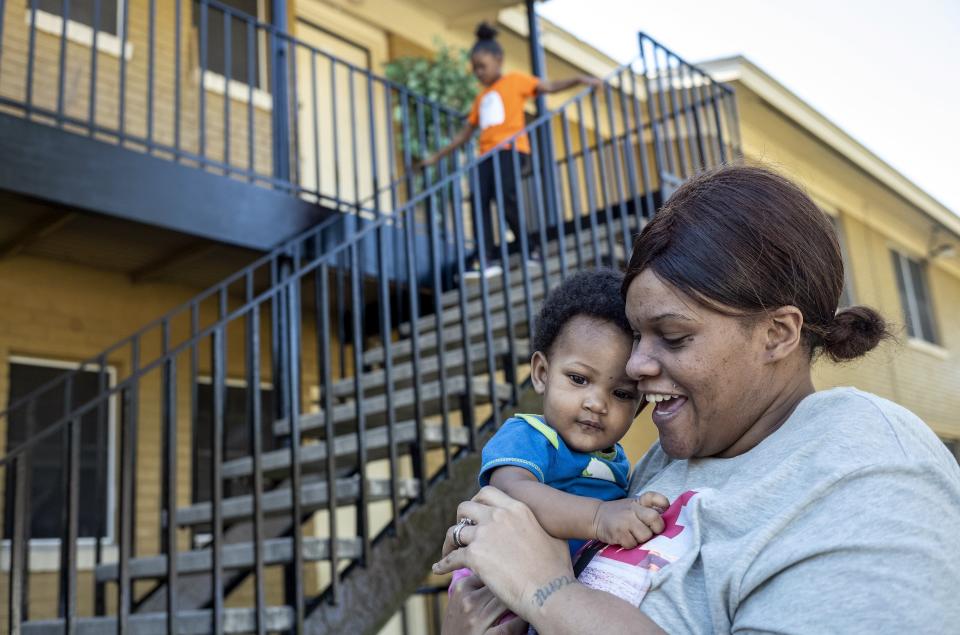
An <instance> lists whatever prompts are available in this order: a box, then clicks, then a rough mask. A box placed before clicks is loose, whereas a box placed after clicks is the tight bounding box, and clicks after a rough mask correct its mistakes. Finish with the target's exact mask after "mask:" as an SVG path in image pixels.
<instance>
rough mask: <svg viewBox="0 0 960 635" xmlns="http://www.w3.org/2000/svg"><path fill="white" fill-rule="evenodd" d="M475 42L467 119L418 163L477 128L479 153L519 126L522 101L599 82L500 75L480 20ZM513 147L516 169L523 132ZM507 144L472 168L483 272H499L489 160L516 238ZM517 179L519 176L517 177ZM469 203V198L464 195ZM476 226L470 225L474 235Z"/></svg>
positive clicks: (491, 35)
mask: <svg viewBox="0 0 960 635" xmlns="http://www.w3.org/2000/svg"><path fill="white" fill-rule="evenodd" d="M476 35H477V41H476V43H475V44H474V45H473V48H472V49H471V51H470V62H471V65H472V66H473V74H474V75H475V76H476V78H477V80H478V81H479V82H480V84H481V85H482V86H483V90H481V91H480V94H479V95H477V97H476V99H475V100H474V102H473V107H472V108H471V109H470V114H469V116H468V117H467V123H466V125H464V127H463V128H462V129H461V130H460V131H459V132H458V133H457V134H456V135H455V136H454V137H453V139H452V140H451V141H450V143H449V145H447V146H446V147H444V148H441V149H440V150H438V151H437V152H436V153H434V154H432V155H430V156H428V157H426V158H424V159H423V161H422V162H421V163H420V165H421V166H429V165H433V164H435V163H437V162H438V161H440V160H441V159H442V158H444V157H445V156H447V155H449V154H450V153H452V152H453V151H454V150H456V149H457V148H459V147H460V146H462V145H463V144H465V143H466V142H467V141H469V140H470V138H471V137H472V136H473V133H474V132H475V131H476V130H477V128H479V129H480V140H479V144H480V154H481V155H485V154H487V153H488V152H490V151H491V150H492V149H493V148H494V147H496V146H497V145H498V144H499V143H500V142H501V141H504V140H506V139H509V138H510V137H512V136H513V135H515V134H516V133H518V132H520V131H521V130H523V128H524V125H525V123H526V120H525V118H524V105H525V103H526V101H527V100H528V99H531V98H533V97H536V96H537V95H543V94H547V93H555V92H558V91H562V90H566V89H567V88H571V87H573V86H577V85H579V84H583V85H587V86H599V85H600V84H601V83H602V82H601V81H600V80H599V79H596V78H594V77H590V76H587V75H580V76H577V77H572V78H569V79H560V80H553V81H548V80H541V79H539V78H537V77H535V76H533V75H528V74H527V73H521V72H518V71H512V72H509V73H503V72H502V69H503V47H501V46H500V43H499V42H497V40H496V37H497V30H496V29H494V28H493V27H492V26H490V25H489V24H487V23H486V22H482V23H481V24H480V25H479V26H478V27H477V31H476ZM515 143H516V150H517V152H518V153H519V154H520V161H519V163H520V164H521V165H520V169H521V172H522V171H523V170H524V169H525V167H526V164H527V162H528V158H529V155H530V139H529V138H528V137H527V135H522V136H520V137H517V139H516V141H515ZM510 150H511V148H510V145H509V144H508V145H506V146H504V147H503V148H501V149H499V150H497V151H496V152H495V153H494V154H492V155H491V156H490V157H489V158H488V159H487V160H484V161H483V162H482V163H480V166H479V169H478V172H479V173H478V175H477V180H478V181H479V183H478V184H472V186H475V187H478V189H479V198H480V213H479V214H478V215H479V216H480V217H481V218H482V223H483V227H482V229H483V235H484V244H485V245H486V249H485V255H486V264H487V268H486V270H485V271H483V272H482V275H485V276H488V277H489V276H495V275H499V274H500V273H501V272H502V269H501V267H500V265H499V264H497V263H498V261H499V260H500V251H499V241H498V240H496V234H495V233H494V231H493V220H492V215H491V210H490V208H491V203H493V202H494V201H495V200H496V198H497V192H496V185H495V174H494V163H493V162H494V161H496V162H497V163H498V164H499V166H500V183H501V192H502V196H503V216H504V218H505V219H506V221H507V224H508V225H509V226H510V230H511V231H512V232H513V235H514V237H519V236H520V221H519V215H518V213H517V195H518V194H517V187H516V180H515V178H514V165H513V157H512V156H511V152H510ZM517 178H519V175H517ZM470 201H471V202H473V201H474V198H473V196H471V197H470ZM477 229H478V228H476V227H475V228H474V235H476V233H477ZM502 229H503V228H501V231H502ZM477 267H478V263H477V262H474V270H473V271H471V272H468V274H467V275H468V276H470V277H479V275H481V272H480V271H479V269H478V268H477Z"/></svg>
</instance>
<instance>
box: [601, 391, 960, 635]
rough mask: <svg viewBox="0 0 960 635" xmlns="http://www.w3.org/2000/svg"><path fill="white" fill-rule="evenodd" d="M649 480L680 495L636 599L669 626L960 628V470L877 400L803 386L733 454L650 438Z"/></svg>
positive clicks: (906, 415) (918, 425)
mask: <svg viewBox="0 0 960 635" xmlns="http://www.w3.org/2000/svg"><path fill="white" fill-rule="evenodd" d="M647 490H653V491H658V492H661V493H663V494H665V495H666V496H667V497H668V498H669V499H670V500H671V501H674V500H675V499H678V497H680V498H681V499H683V501H684V503H683V505H682V507H683V509H682V510H681V511H682V513H681V514H680V515H679V516H678V517H676V518H675V519H674V520H673V521H672V522H671V525H672V531H673V536H674V537H673V538H672V539H673V540H674V541H675V542H677V544H680V543H682V545H683V546H682V547H680V548H678V550H675V552H674V553H673V554H672V555H670V554H669V553H667V552H669V548H668V549H667V550H666V551H665V552H664V557H663V558H655V559H654V560H651V558H653V556H651V555H649V554H648V555H647V556H646V560H645V561H646V562H647V563H650V562H653V564H648V569H649V572H648V582H647V583H646V589H645V590H646V592H645V595H643V597H642V599H641V600H640V608H641V610H642V611H643V612H644V613H646V614H647V615H649V616H650V617H651V618H652V619H653V620H654V621H655V622H657V623H658V624H659V625H660V626H661V627H662V628H664V629H665V630H666V631H667V632H669V633H728V632H737V633H752V632H775V633H818V634H820V633H870V634H874V633H900V632H903V633H960V468H958V466H957V463H956V460H955V459H954V458H953V456H952V455H951V454H950V453H949V452H948V451H947V449H946V447H945V446H944V445H943V444H942V443H941V442H940V441H939V440H938V439H937V437H936V436H935V435H934V434H933V432H931V431H930V429H929V428H928V427H927V426H926V425H924V423H923V422H922V421H921V420H920V419H919V418H917V417H916V416H915V415H914V414H912V413H911V412H909V411H908V410H906V409H904V408H902V407H900V406H898V405H896V404H894V403H892V402H890V401H887V400H885V399H881V398H880V397H877V396H875V395H871V394H869V393H865V392H861V391H858V390H855V389H852V388H837V389H833V390H828V391H823V392H818V393H815V394H813V395H811V396H809V397H807V398H806V399H804V400H803V401H802V402H801V403H800V404H799V405H798V406H797V408H796V410H795V411H794V412H793V414H792V415H791V416H790V418H789V419H788V420H787V421H786V423H784V425H783V426H781V428H780V429H779V430H777V431H776V432H775V433H774V434H772V435H770V436H769V437H768V438H766V439H764V440H763V442H761V443H760V444H759V445H757V447H755V448H753V449H752V450H750V451H749V452H747V453H746V454H743V455H741V456H738V457H734V458H730V459H711V458H708V459H690V460H673V459H670V458H669V457H668V456H666V454H664V453H663V451H662V450H661V449H660V446H659V444H654V446H653V447H652V448H651V449H650V451H649V452H647V454H646V455H645V456H644V458H643V459H642V460H641V461H640V463H639V464H638V465H637V467H636V468H635V471H634V474H633V477H632V480H631V487H630V491H631V492H632V493H635V494H636V493H639V492H641V491H647ZM668 533H669V532H668ZM681 537H682V538H683V540H682V541H681V540H680V538H681ZM664 540H671V538H669V537H663V538H661V541H664ZM615 564H616V563H615Z"/></svg>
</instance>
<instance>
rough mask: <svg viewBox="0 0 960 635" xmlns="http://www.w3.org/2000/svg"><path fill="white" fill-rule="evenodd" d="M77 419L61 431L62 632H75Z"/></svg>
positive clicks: (66, 404)
mask: <svg viewBox="0 0 960 635" xmlns="http://www.w3.org/2000/svg"><path fill="white" fill-rule="evenodd" d="M72 409H73V375H70V376H68V377H67V380H66V381H65V382H64V400H63V410H64V417H70V414H71V410H72ZM80 425H81V420H80V418H79V417H74V418H68V419H67V421H66V427H65V428H64V430H63V441H64V445H63V490H64V491H63V494H64V496H63V498H64V501H63V502H64V505H63V515H62V522H63V526H62V528H61V530H62V532H63V533H62V534H61V536H60V617H62V618H63V620H64V632H65V633H67V634H71V633H74V632H76V626H77V624H76V617H77V538H78V533H79V531H78V529H79V524H80V523H79V519H78V516H77V515H78V514H79V512H80V503H79V498H80V482H79V481H80V433H81V428H80Z"/></svg>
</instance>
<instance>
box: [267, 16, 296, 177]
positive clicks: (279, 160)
mask: <svg viewBox="0 0 960 635" xmlns="http://www.w3.org/2000/svg"><path fill="white" fill-rule="evenodd" d="M271 4H272V5H273V9H272V12H271V16H270V22H271V24H273V26H274V27H276V28H277V31H278V32H279V33H284V34H285V33H286V32H287V0H274V1H273V2H272V3H271ZM268 42H269V43H270V47H269V48H270V60H271V64H272V68H271V74H270V75H271V80H272V81H271V84H272V86H271V88H272V92H273V176H274V177H275V178H276V179H278V180H280V181H284V182H289V181H290V126H289V121H288V118H289V117H290V106H289V103H288V102H287V67H288V61H287V57H288V55H289V51H290V46H289V44H288V42H287V41H286V40H285V39H284V38H282V37H279V36H276V35H273V36H269V37H268ZM293 81H297V78H296V77H294V78H293Z"/></svg>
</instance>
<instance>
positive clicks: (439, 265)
mask: <svg viewBox="0 0 960 635" xmlns="http://www.w3.org/2000/svg"><path fill="white" fill-rule="evenodd" d="M430 112H431V116H432V117H431V118H432V122H433V139H434V145H435V147H436V148H439V147H440V146H441V143H440V140H441V138H442V136H443V134H442V129H443V128H442V126H441V123H440V122H441V112H440V108H439V107H438V106H437V104H436V103H434V104H432V106H431V110H430ZM447 163H448V162H447V160H446V159H444V160H443V161H440V163H439V164H438V165H437V167H436V170H437V172H438V175H439V176H438V180H439V181H441V182H444V183H445V185H444V186H443V188H442V189H441V190H440V196H439V208H438V209H437V213H436V214H434V218H433V222H432V223H431V224H430V231H431V232H432V235H431V245H432V244H433V243H434V242H435V243H436V247H435V248H434V253H433V267H434V271H433V274H434V278H433V313H434V316H435V319H436V328H437V349H438V351H439V353H438V357H437V360H438V363H439V370H440V377H439V379H440V391H441V402H442V403H443V408H442V409H441V413H440V416H441V425H442V428H441V430H442V442H443V465H444V467H443V469H444V475H445V476H446V477H447V478H449V477H450V460H451V458H452V457H453V446H452V440H451V437H450V434H451V431H450V416H449V413H448V407H449V404H450V402H449V391H448V389H447V368H446V366H447V365H446V359H445V356H446V332H445V331H444V327H443V324H444V311H443V292H444V267H445V266H446V261H447V252H448V245H449V244H450V236H449V233H448V231H447V214H446V212H447V210H448V209H449V208H450V202H451V201H450V198H451V197H450V186H449V184H446V180H447V174H448V171H447ZM437 200H438V199H437V197H436V196H435V197H434V198H433V203H436V202H437ZM434 225H436V226H434ZM461 319H465V316H461ZM464 361H465V360H464ZM463 368H464V371H463V374H464V377H469V376H470V367H469V366H466V365H465V366H464V367H463Z"/></svg>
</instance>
